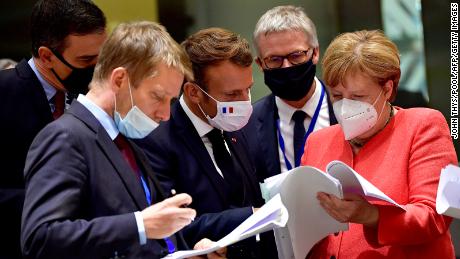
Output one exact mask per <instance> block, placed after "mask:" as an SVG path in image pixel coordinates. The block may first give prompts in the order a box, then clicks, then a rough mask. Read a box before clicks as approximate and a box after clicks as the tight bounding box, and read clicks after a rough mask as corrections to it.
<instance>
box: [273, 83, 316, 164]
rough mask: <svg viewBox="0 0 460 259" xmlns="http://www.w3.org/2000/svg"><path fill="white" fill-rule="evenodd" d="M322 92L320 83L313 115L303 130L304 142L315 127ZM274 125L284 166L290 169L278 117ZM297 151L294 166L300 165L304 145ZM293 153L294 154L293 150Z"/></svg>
mask: <svg viewBox="0 0 460 259" xmlns="http://www.w3.org/2000/svg"><path fill="white" fill-rule="evenodd" d="M324 94H325V90H324V86H323V84H322V83H321V97H320V98H319V102H318V105H317V106H316V109H315V113H314V114H313V117H312V118H311V122H310V126H308V130H307V132H305V136H304V138H303V143H305V141H306V140H307V138H308V136H310V134H311V133H312V132H313V129H315V125H316V121H317V120H318V117H319V111H320V110H321V105H322V104H323V99H324ZM276 127H277V129H278V140H279V144H280V148H281V152H283V156H284V161H285V162H286V168H287V170H291V169H292V165H291V163H290V162H289V160H288V158H287V156H286V147H285V145H284V139H283V136H282V135H281V130H280V119H277V120H276ZM299 151H300V152H299V155H298V157H295V158H294V160H295V161H294V162H295V164H294V165H295V167H298V166H299V165H300V159H301V158H302V155H303V152H304V147H302V150H299ZM294 154H295V152H294Z"/></svg>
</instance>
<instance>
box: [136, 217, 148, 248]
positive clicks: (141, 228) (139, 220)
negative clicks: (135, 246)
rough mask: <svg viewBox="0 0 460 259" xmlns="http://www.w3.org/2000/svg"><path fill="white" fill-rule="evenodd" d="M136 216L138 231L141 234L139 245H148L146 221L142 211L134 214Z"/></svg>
mask: <svg viewBox="0 0 460 259" xmlns="http://www.w3.org/2000/svg"><path fill="white" fill-rule="evenodd" d="M134 216H135V217H136V224H137V231H138V232H139V243H140V244H141V245H145V244H147V235H146V234H145V226H144V219H142V215H141V212H140V211H136V212H134Z"/></svg>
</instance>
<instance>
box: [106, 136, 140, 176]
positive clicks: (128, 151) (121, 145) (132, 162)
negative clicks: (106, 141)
mask: <svg viewBox="0 0 460 259" xmlns="http://www.w3.org/2000/svg"><path fill="white" fill-rule="evenodd" d="M113 142H115V145H117V147H118V149H119V150H120V152H121V154H122V155H123V157H124V158H125V160H126V162H128V164H129V166H130V167H131V169H133V171H134V173H135V174H136V176H137V178H138V179H140V177H141V172H140V170H139V167H138V166H137V162H136V158H135V157H134V152H133V150H132V148H131V146H130V145H129V142H128V140H126V138H125V137H124V136H123V135H122V134H118V136H117V137H116V138H115V139H114V140H113Z"/></svg>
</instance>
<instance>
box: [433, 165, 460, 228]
mask: <svg viewBox="0 0 460 259" xmlns="http://www.w3.org/2000/svg"><path fill="white" fill-rule="evenodd" d="M436 211H437V212H438V213H439V214H443V215H446V216H450V217H454V218H458V219H460V168H459V167H458V166H454V165H448V166H446V167H445V168H444V169H442V170H441V176H440V178H439V185H438V193H437V196H436Z"/></svg>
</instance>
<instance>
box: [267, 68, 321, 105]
mask: <svg viewBox="0 0 460 259" xmlns="http://www.w3.org/2000/svg"><path fill="white" fill-rule="evenodd" d="M315 73H316V65H315V64H313V61H312V60H311V59H310V61H308V62H306V63H304V64H300V65H296V66H292V67H286V68H275V69H265V70H264V79H265V84H266V85H267V86H268V88H270V90H271V91H272V93H273V94H274V95H276V96H278V97H279V98H281V99H284V100H287V101H298V100H300V99H302V98H303V97H305V95H307V93H308V91H310V89H311V86H312V83H313V80H314V79H315Z"/></svg>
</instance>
